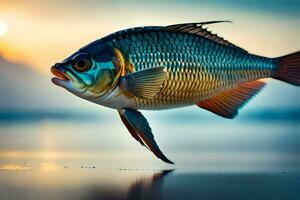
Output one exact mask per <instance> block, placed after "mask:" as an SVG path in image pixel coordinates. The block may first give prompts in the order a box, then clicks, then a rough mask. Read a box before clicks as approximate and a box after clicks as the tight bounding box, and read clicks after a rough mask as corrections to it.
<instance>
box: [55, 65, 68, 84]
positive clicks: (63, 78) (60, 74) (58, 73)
mask: <svg viewBox="0 0 300 200" xmlns="http://www.w3.org/2000/svg"><path fill="white" fill-rule="evenodd" d="M51 73H52V74H53V75H54V76H55V77H53V78H52V79H51V81H52V83H54V84H55V85H58V86H61V87H63V86H65V85H66V83H67V82H69V81H70V80H71V77H70V76H69V75H68V74H67V73H66V72H65V71H64V70H63V69H62V68H60V67H58V66H57V65H54V66H52V67H51Z"/></svg>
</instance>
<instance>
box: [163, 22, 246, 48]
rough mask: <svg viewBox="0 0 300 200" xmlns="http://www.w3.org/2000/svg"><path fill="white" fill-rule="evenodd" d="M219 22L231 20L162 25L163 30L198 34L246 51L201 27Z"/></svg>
mask: <svg viewBox="0 0 300 200" xmlns="http://www.w3.org/2000/svg"><path fill="white" fill-rule="evenodd" d="M221 22H231V21H207V22H198V23H184V24H174V25H170V26H166V27H164V28H163V30H164V31H171V32H182V33H190V34H193V35H199V36H202V37H204V38H206V39H209V40H212V41H214V42H217V43H218V44H222V45H225V46H230V47H234V48H236V49H239V50H242V51H245V52H247V51H246V50H245V49H243V48H241V47H238V46H236V45H234V44H232V43H230V42H229V41H227V40H225V39H224V38H222V37H219V36H218V35H217V34H213V33H212V32H210V31H209V30H207V29H206V28H203V26H204V25H208V24H215V23H221Z"/></svg>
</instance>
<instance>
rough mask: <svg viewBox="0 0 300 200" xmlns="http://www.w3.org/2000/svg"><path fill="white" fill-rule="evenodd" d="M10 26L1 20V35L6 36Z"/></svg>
mask: <svg viewBox="0 0 300 200" xmlns="http://www.w3.org/2000/svg"><path fill="white" fill-rule="evenodd" d="M7 30H8V26H7V23H6V22H5V21H3V20H0V37H1V36H4V35H5V34H6V33H7Z"/></svg>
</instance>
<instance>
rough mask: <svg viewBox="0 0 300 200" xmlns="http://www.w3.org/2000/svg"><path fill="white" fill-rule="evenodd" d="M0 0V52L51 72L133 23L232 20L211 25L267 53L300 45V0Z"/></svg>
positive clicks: (279, 52) (284, 51) (254, 50)
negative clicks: (57, 64) (84, 48)
mask: <svg viewBox="0 0 300 200" xmlns="http://www.w3.org/2000/svg"><path fill="white" fill-rule="evenodd" d="M0 5H1V6H0V54H2V55H3V56H4V57H5V58H6V59H8V60H11V61H15V62H20V63H24V64H26V65H27V66H29V67H31V68H33V69H34V70H36V71H38V72H41V73H44V74H46V75H50V73H49V68H50V66H51V65H52V64H53V63H55V62H57V61H60V60H62V59H64V58H65V57H66V56H68V55H69V54H71V53H72V52H73V51H76V50H77V49H79V48H80V47H81V46H83V45H85V44H86V43H89V42H91V41H93V40H95V39H97V38H101V37H103V36H105V35H107V34H109V33H111V32H114V31H117V30H120V29H124V28H128V27H133V26H144V25H168V24H172V23H180V22H196V21H208V20H232V21H233V23H232V24H230V23H224V24H217V25H211V26H210V30H213V32H216V33H218V34H219V35H220V36H223V37H224V38H225V39H228V40H229V41H232V42H233V43H235V44H237V45H239V46H241V47H243V48H245V49H247V50H249V51H250V52H252V53H255V54H260V55H264V56H270V57H272V56H274V57H275V56H280V55H282V54H287V53H290V52H293V51H297V50H299V48H300V40H299V35H300V26H299V24H300V14H299V12H298V11H299V10H300V3H299V1H294V0H290V1H271V0H269V1H251V2H247V3H244V2H243V1H231V0H225V1H215V0H213V1H192V0H190V1H156V0H155V1H151V3H147V2H143V1H96V0H88V1H57V0H53V1H37V0H27V1H18V0H10V1H5V0H0ZM1 32H2V34H1Z"/></svg>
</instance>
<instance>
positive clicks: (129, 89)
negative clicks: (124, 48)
mask: <svg viewBox="0 0 300 200" xmlns="http://www.w3.org/2000/svg"><path fill="white" fill-rule="evenodd" d="M164 69H165V67H153V68H149V69H145V70H141V71H138V72H133V73H130V74H127V75H125V76H123V77H121V78H120V88H121V90H122V91H123V92H125V93H129V94H130V95H133V96H136V97H139V98H152V97H154V96H155V95H156V94H157V93H158V92H159V91H160V90H161V87H162V84H163V82H164V80H165V76H166V72H165V71H164Z"/></svg>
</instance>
